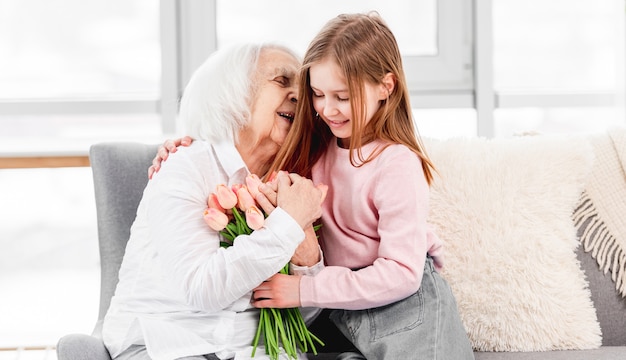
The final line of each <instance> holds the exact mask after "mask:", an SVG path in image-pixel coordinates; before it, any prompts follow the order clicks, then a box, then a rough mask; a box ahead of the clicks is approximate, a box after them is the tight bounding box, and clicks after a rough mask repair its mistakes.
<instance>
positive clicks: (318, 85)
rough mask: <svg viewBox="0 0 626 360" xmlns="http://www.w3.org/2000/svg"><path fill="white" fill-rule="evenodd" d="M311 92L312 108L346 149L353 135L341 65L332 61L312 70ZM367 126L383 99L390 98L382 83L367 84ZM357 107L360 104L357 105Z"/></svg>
mask: <svg viewBox="0 0 626 360" xmlns="http://www.w3.org/2000/svg"><path fill="white" fill-rule="evenodd" d="M309 77H310V81H311V89H312V91H313V107H314V108H315V111H317V113H318V114H319V115H320V117H321V118H322V120H324V122H325V123H326V125H328V127H329V128H330V131H332V133H333V135H335V136H336V137H337V138H338V139H339V144H340V145H341V146H342V147H344V148H347V147H348V146H349V145H350V136H352V121H358V120H357V119H354V118H353V117H352V110H351V109H350V92H349V91H348V83H347V82H346V79H345V77H344V76H343V74H342V73H341V70H340V69H339V66H338V65H337V64H336V63H335V62H334V61H333V60H331V59H326V60H322V61H321V62H319V63H315V64H313V65H312V66H311V67H310V69H309ZM364 90H365V98H364V99H363V101H365V108H366V111H367V112H366V114H365V119H364V121H365V123H364V124H367V123H368V122H369V121H370V120H371V119H372V116H373V115H374V113H375V112H376V110H378V108H379V107H380V100H383V99H385V98H386V97H387V89H386V88H385V87H384V86H383V85H382V84H371V83H367V82H366V83H365V89H364ZM356 105H357V107H358V105H359V104H356Z"/></svg>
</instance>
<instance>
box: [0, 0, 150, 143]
mask: <svg viewBox="0 0 626 360" xmlns="http://www.w3.org/2000/svg"><path fill="white" fill-rule="evenodd" d="M159 10H160V8H159V3H158V2H155V1H151V0H129V1H121V0H113V1H101V0H85V1H79V2H76V1H69V0H57V1H52V2H51V1H45V0H23V1H22V0H20V1H17V0H0V126H1V127H2V129H3V131H2V134H1V135H0V143H1V144H2V145H0V152H2V153H4V152H9V153H15V152H22V151H23V152H26V153H35V152H36V153H39V152H50V150H42V149H59V148H61V149H63V150H65V151H68V150H72V151H74V150H76V151H79V150H80V151H82V152H83V153H85V151H86V149H87V147H88V144H89V143H91V142H92V141H95V140H98V139H106V138H118V136H119V135H120V134H123V135H122V136H121V137H120V138H126V137H133V138H142V139H143V138H146V137H147V136H146V135H147V134H148V135H149V136H155V135H160V129H159V117H157V116H156V115H157V114H158V110H159V109H158V107H157V105H158V100H159V97H160V92H161V90H160V77H161V55H160V52H161V48H160V38H159V30H160V27H159ZM135 125H138V126H141V129H137V126H135ZM135 130H137V131H135ZM155 130H156V133H155ZM33 145H34V146H33ZM63 150H61V151H63ZM52 151H55V152H57V153H58V152H59V150H52Z"/></svg>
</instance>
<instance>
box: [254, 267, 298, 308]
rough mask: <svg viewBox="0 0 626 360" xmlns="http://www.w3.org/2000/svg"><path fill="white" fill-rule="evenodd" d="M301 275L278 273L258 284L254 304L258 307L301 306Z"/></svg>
mask: <svg viewBox="0 0 626 360" xmlns="http://www.w3.org/2000/svg"><path fill="white" fill-rule="evenodd" d="M300 278H301V277H300V276H297V275H284V274H276V275H274V276H272V277H271V278H269V279H267V280H265V281H264V282H263V283H262V284H261V285H259V286H257V287H256V288H255V289H254V290H253V293H252V305H253V306H254V307H257V308H281V309H285V308H294V307H299V306H300Z"/></svg>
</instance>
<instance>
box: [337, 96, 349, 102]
mask: <svg viewBox="0 0 626 360" xmlns="http://www.w3.org/2000/svg"><path fill="white" fill-rule="evenodd" d="M348 100H350V99H348V98H345V99H344V98H341V97H339V96H337V101H348Z"/></svg>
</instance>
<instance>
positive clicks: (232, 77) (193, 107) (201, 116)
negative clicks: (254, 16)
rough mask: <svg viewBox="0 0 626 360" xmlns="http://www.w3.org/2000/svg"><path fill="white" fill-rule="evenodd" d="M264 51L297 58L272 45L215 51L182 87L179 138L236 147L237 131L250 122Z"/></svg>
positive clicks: (289, 52) (279, 46)
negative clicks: (184, 136) (260, 60)
mask: <svg viewBox="0 0 626 360" xmlns="http://www.w3.org/2000/svg"><path fill="white" fill-rule="evenodd" d="M264 49H280V50H283V51H284V52H286V53H288V54H291V55H292V56H294V58H296V59H297V58H298V57H297V56H296V55H295V53H294V52H293V51H291V50H290V49H289V48H287V47H285V46H282V45H278V44H273V43H264V44H255V43H245V44H236V45H232V46H230V47H227V48H222V49H219V50H217V51H216V52H214V53H213V54H211V55H210V56H209V57H208V58H207V59H206V60H205V62H204V63H203V64H202V65H201V66H200V67H199V68H198V69H197V70H196V71H195V72H194V73H193V75H192V76H191V79H190V80H189V83H188V84H187V86H186V87H185V91H184V92H183V96H182V98H181V100H180V110H179V113H178V121H179V125H180V126H181V128H182V133H183V134H187V135H189V136H191V137H193V138H194V139H201V140H208V141H211V142H220V141H224V140H230V141H232V142H233V143H237V141H238V139H237V135H238V133H239V131H240V130H241V129H242V128H243V127H245V126H246V125H247V124H248V123H249V122H250V116H251V109H250V108H251V106H252V102H253V100H254V96H255V89H256V85H257V84H256V83H255V79H256V76H255V73H256V70H257V65H258V61H259V57H260V54H261V52H262V51H263V50H264Z"/></svg>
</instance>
